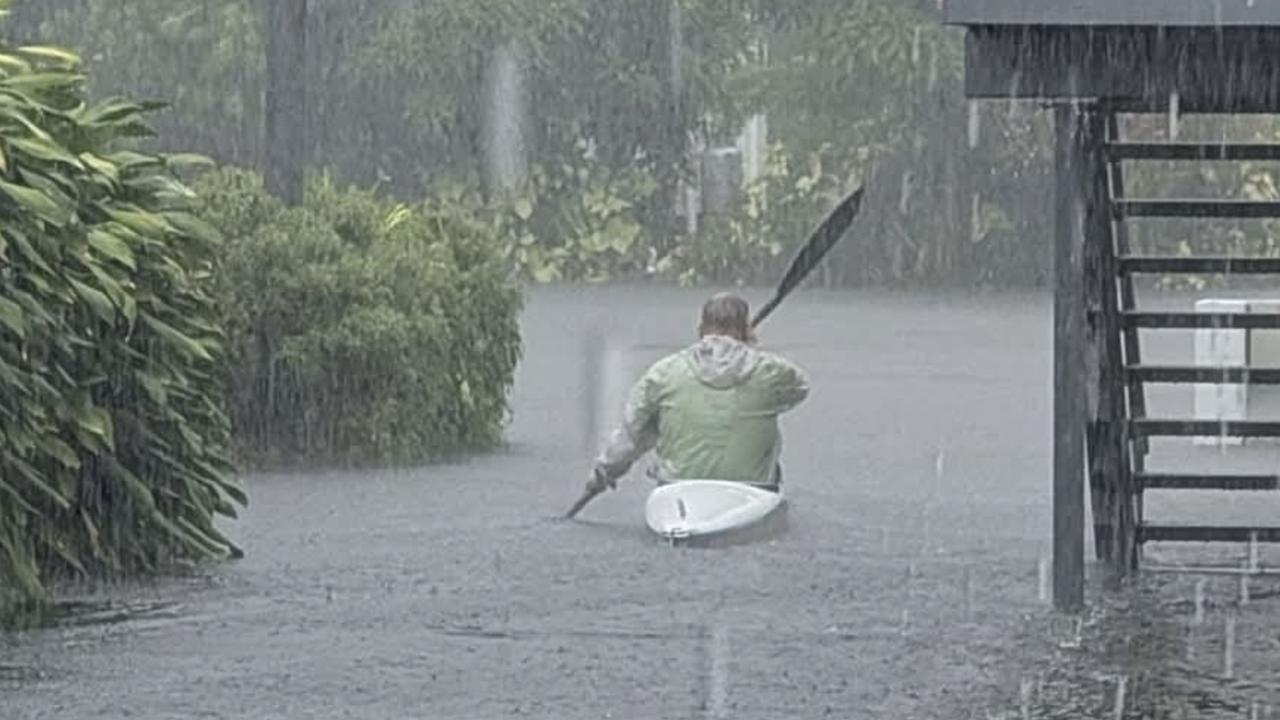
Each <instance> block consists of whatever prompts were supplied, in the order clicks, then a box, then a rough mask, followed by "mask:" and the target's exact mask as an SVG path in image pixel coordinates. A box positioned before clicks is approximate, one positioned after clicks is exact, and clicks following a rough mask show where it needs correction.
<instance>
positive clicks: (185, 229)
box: [161, 212, 221, 244]
mask: <svg viewBox="0 0 1280 720" xmlns="http://www.w3.org/2000/svg"><path fill="white" fill-rule="evenodd" d="M161 216H162V217H163V218H164V219H165V220H166V221H167V222H168V223H169V225H170V226H171V227H173V228H175V229H176V230H177V231H178V232H180V233H182V234H183V235H186V236H188V237H194V238H197V239H199V240H201V241H203V242H206V243H212V244H216V243H218V242H219V241H220V240H221V236H220V234H219V233H218V229H217V228H215V227H214V226H212V225H210V224H209V223H207V222H205V221H204V220H201V219H200V218H198V217H196V216H195V215H192V214H191V213H185V212H166V213H162V214H161Z"/></svg>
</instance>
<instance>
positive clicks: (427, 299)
mask: <svg viewBox="0 0 1280 720" xmlns="http://www.w3.org/2000/svg"><path fill="white" fill-rule="evenodd" d="M196 187H197V190H198V191H199V193H200V196H201V198H202V208H201V215H202V216H203V217H204V218H206V219H208V220H209V221H210V222H211V223H212V224H214V225H215V226H216V227H218V228H219V229H220V230H221V231H222V232H223V234H224V235H225V237H226V245H225V248H224V251H223V252H222V254H221V259H222V262H221V266H220V268H219V270H220V272H219V274H218V278H219V297H220V298H221V305H222V307H223V309H224V313H225V315H224V317H225V322H226V327H227V333H228V336H229V340H228V346H229V350H230V352H229V358H228V360H229V362H228V364H227V375H226V381H227V386H228V388H229V394H230V407H231V417H232V421H233V427H234V430H235V435H236V438H237V440H238V442H239V443H240V449H241V450H242V452H243V453H244V455H245V457H246V459H250V460H252V461H254V462H255V463H259V464H260V463H279V462H288V463H298V462H305V463H309V464H310V463H333V462H339V463H344V462H358V463H368V462H376V463H385V462H398V463H407V462H420V461H424V460H435V459H439V458H441V457H444V456H447V455H450V454H453V453H457V452H461V451H471V450H478V449H487V448H491V447H493V446H494V445H495V444H496V443H497V442H499V441H500V439H501V431H502V426H503V421H504V419H505V412H506V409H507V405H506V398H507V392H508V391H509V389H510V387H511V384H512V381H513V378H514V373H515V368H516V363H517V362H518V360H519V358H520V352H521V344H520V334H519V328H518V326H517V318H518V313H519V310H520V308H521V296H520V293H519V291H518V288H517V287H516V285H515V283H514V282H513V281H512V278H511V277H510V273H509V269H508V268H509V266H508V265H507V263H506V261H505V255H504V253H503V252H502V247H501V245H500V243H499V242H498V241H497V239H496V238H495V237H494V236H493V234H492V233H491V232H490V231H489V229H488V228H487V227H482V226H480V225H477V224H476V223H475V222H473V221H471V220H469V219H468V218H465V217H463V216H461V215H459V214H458V213H457V212H456V211H451V210H449V209H446V208H438V207H410V206H407V205H403V204H398V203H394V202H392V201H389V200H385V199H381V198H379V197H377V196H375V195H374V194H373V193H371V192H367V191H357V190H347V191H340V190H338V189H337V187H336V186H335V185H334V184H333V183H332V182H331V181H330V180H328V179H327V178H320V179H317V180H315V181H314V182H313V183H312V184H311V187H310V189H309V191H308V194H307V198H306V202H305V203H304V205H303V206H301V207H298V208H286V207H284V206H283V205H281V204H280V202H279V201H277V200H276V199H274V198H272V197H270V196H269V195H267V194H266V193H265V192H264V191H263V187H262V180H261V178H260V177H259V176H257V175H255V174H252V173H246V172H243V171H235V170H224V171H220V172H218V173H213V174H210V175H208V176H206V177H204V178H202V179H201V180H200V182H199V183H198V184H197V186H196Z"/></svg>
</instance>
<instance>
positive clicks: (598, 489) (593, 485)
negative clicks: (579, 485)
mask: <svg viewBox="0 0 1280 720" xmlns="http://www.w3.org/2000/svg"><path fill="white" fill-rule="evenodd" d="M617 489H618V481H617V480H616V479H614V480H610V479H609V478H608V477H606V476H605V474H604V471H602V470H601V469H600V468H596V469H594V470H592V471H591V479H590V480H588V481H587V491H589V492H593V493H602V492H604V491H605V490H617Z"/></svg>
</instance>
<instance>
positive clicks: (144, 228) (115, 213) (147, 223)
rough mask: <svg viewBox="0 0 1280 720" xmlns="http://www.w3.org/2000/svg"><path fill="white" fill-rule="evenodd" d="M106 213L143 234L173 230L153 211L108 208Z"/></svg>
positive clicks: (167, 232)
mask: <svg viewBox="0 0 1280 720" xmlns="http://www.w3.org/2000/svg"><path fill="white" fill-rule="evenodd" d="M107 214H108V215H109V216H110V217H111V219H112V220H115V221H116V222H118V223H120V224H121V225H124V226H125V227H127V228H129V229H130V230H133V231H134V232H138V233H141V234H143V235H149V236H153V237H154V236H157V235H167V234H169V233H172V232H173V227H172V226H171V225H170V224H169V223H168V222H166V221H165V220H164V218H162V217H161V216H159V215H156V214H155V213H149V212H146V211H143V210H108V211H107Z"/></svg>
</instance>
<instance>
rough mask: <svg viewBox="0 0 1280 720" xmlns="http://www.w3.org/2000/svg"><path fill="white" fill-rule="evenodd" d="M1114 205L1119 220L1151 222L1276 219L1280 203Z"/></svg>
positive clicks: (1142, 201) (1139, 201)
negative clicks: (1146, 219)
mask: <svg viewBox="0 0 1280 720" xmlns="http://www.w3.org/2000/svg"><path fill="white" fill-rule="evenodd" d="M1111 205H1112V208H1113V211H1114V213H1115V214H1116V215H1117V216H1119V217H1149V218H1190V217H1207V218H1274V217H1280V200H1238V199H1234V198H1185V199H1179V198H1119V199H1113V200H1112V201H1111Z"/></svg>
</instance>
